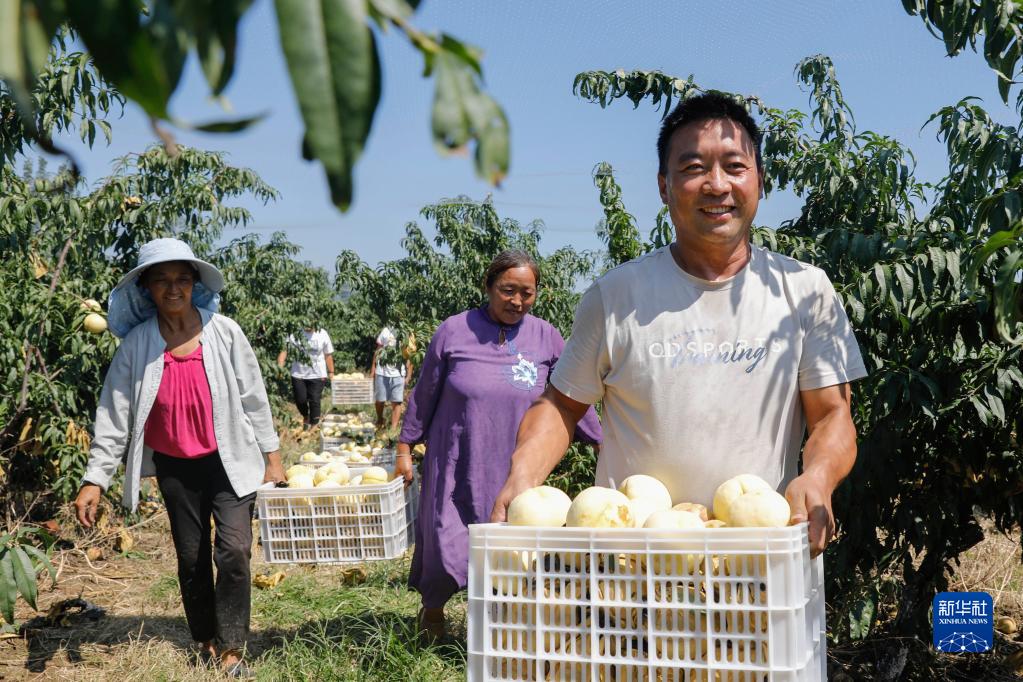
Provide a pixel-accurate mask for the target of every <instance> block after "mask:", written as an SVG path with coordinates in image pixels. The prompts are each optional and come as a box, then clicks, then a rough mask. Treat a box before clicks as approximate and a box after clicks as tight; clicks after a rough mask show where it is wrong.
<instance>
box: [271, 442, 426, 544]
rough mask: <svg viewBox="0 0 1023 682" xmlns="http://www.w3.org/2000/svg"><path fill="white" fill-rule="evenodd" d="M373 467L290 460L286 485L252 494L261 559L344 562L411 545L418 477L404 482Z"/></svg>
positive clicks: (379, 468)
mask: <svg viewBox="0 0 1023 682" xmlns="http://www.w3.org/2000/svg"><path fill="white" fill-rule="evenodd" d="M391 476H392V474H391V470H389V469H384V468H382V467H378V466H368V467H366V468H361V469H360V468H349V467H348V465H346V464H345V463H344V462H341V461H331V462H327V463H324V464H322V465H321V466H319V467H316V468H314V467H310V466H306V465H304V464H296V465H294V466H292V467H290V468H289V469H288V470H287V487H275V486H274V485H273V484H272V483H268V484H266V485H264V486H263V487H262V488H260V489H259V491H258V492H257V493H256V504H257V507H258V510H259V534H260V540H261V542H262V545H263V558H264V559H265V560H266V561H267V562H268V563H345V562H361V561H373V560H379V559H395V558H397V557H400V556H402V555H403V554H404V553H405V551H406V550H407V549H408V548H409V547H410V546H411V545H412V542H413V522H414V520H415V513H416V508H417V505H418V491H419V488H418V481H413V483H412V485H410V486H407V487H406V485H405V482H404V480H403V479H401V478H396V479H393V480H392V478H391Z"/></svg>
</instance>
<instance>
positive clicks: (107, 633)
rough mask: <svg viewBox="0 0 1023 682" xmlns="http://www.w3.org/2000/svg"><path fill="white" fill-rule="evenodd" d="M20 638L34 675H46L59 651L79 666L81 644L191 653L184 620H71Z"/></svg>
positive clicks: (33, 631) (144, 618) (149, 618)
mask: <svg viewBox="0 0 1023 682" xmlns="http://www.w3.org/2000/svg"><path fill="white" fill-rule="evenodd" d="M24 634H25V641H26V644H27V645H28V654H27V656H26V658H25V669H26V670H28V671H30V672H34V673H42V672H46V668H47V665H48V664H49V663H50V661H52V660H53V659H54V657H55V656H56V655H57V654H58V653H60V652H62V651H63V652H64V654H65V655H66V656H67V659H68V661H69V662H70V663H72V664H78V663H81V662H82V661H83V660H84V659H83V656H82V645H83V644H98V645H103V646H116V645H119V644H129V643H132V642H146V641H150V640H158V641H165V642H170V643H171V644H172V645H174V646H175V647H176V648H179V649H182V650H184V651H188V652H192V651H194V649H195V647H194V646H193V643H192V638H191V636H190V635H189V632H188V625H187V624H186V623H185V618H184V616H104V617H102V618H99V619H98V620H92V619H86V618H72V619H70V622H69V623H68V624H67V625H65V626H59V625H54V626H48V625H43V626H39V627H32V628H30V629H27V630H26V631H25V633H24ZM195 662H198V659H196V660H195Z"/></svg>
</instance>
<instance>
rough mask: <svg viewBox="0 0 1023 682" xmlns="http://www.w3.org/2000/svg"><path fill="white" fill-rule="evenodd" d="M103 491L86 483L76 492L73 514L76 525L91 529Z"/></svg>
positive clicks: (92, 484)
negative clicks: (74, 514) (75, 516)
mask: <svg viewBox="0 0 1023 682" xmlns="http://www.w3.org/2000/svg"><path fill="white" fill-rule="evenodd" d="M102 493H103V491H102V490H101V489H100V487H99V486H98V485H95V484H94V483H86V484H84V485H83V486H82V488H81V490H79V491H78V497H76V498H75V512H76V515H77V516H78V523H80V524H82V525H83V526H85V527H86V528H92V524H94V523H96V511H97V510H98V509H99V498H100V495H102Z"/></svg>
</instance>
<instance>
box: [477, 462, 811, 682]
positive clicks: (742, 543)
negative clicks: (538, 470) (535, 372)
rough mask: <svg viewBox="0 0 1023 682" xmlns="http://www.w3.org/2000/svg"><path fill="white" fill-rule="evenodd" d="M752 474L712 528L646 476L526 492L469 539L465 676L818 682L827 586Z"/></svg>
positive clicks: (785, 509) (784, 510) (728, 487)
mask: <svg viewBox="0 0 1023 682" xmlns="http://www.w3.org/2000/svg"><path fill="white" fill-rule="evenodd" d="M789 518H790V511H789V506H788V503H787V502H786V500H785V498H784V497H782V496H781V495H779V494H778V493H777V492H775V491H774V490H773V489H772V488H771V487H770V486H769V485H768V484H767V483H766V482H764V481H763V480H762V479H759V478H757V477H756V476H750V475H742V476H738V477H736V478H734V479H731V480H729V481H726V482H725V483H723V484H722V485H721V486H720V487H719V488H718V489H717V491H716V494H715V496H714V502H713V517H711V516H710V515H709V514H708V510H707V509H706V508H705V507H704V506H702V505H699V504H692V503H686V502H681V503H679V504H674V505H673V500H672V499H671V497H670V494H669V493H668V490H667V488H666V487H665V486H664V485H663V484H662V483H661V482H660V481H658V480H657V479H655V478H652V477H650V476H642V475H639V476H630V477H629V478H627V479H626V480H625V481H623V482H622V484H621V486H620V487H619V489H618V490H615V489H612V488H603V487H593V488H589V489H587V490H584V491H583V492H581V493H580V494H579V495H578V496H577V497H576V498H575V499H574V500H571V499H569V497H568V496H567V495H565V494H564V493H563V492H561V491H560V490H557V489H555V488H551V487H548V486H541V487H539V488H532V489H530V490H527V491H525V492H523V493H522V494H521V495H520V496H518V497H517V498H516V499H515V500H513V501H512V503H511V505H510V506H509V507H508V522H507V523H501V524H478V525H472V526H470V527H469V556H470V562H469V585H468V602H469V604H468V665H467V670H468V679H469V680H470V681H483V680H587V681H591V680H592V681H597V680H618V681H622V682H640V681H643V682H661V681H664V682H668V681H671V682H754V681H756V682H761V681H768V680H769V681H771V682H821V681H823V680H826V679H827V675H826V655H825V654H826V652H825V638H824V629H825V619H824V587H823V585H824V576H823V562H822V560H821V557H817V558H816V559H811V558H810V552H809V543H808V537H807V526H806V524H805V523H803V524H799V525H795V526H789V525H788V522H789Z"/></svg>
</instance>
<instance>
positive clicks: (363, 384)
mask: <svg viewBox="0 0 1023 682" xmlns="http://www.w3.org/2000/svg"><path fill="white" fill-rule="evenodd" d="M330 401H331V403H332V404H333V405H365V404H369V403H371V402H373V380H372V379H338V378H336V377H335V378H334V380H333V381H332V382H330Z"/></svg>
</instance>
